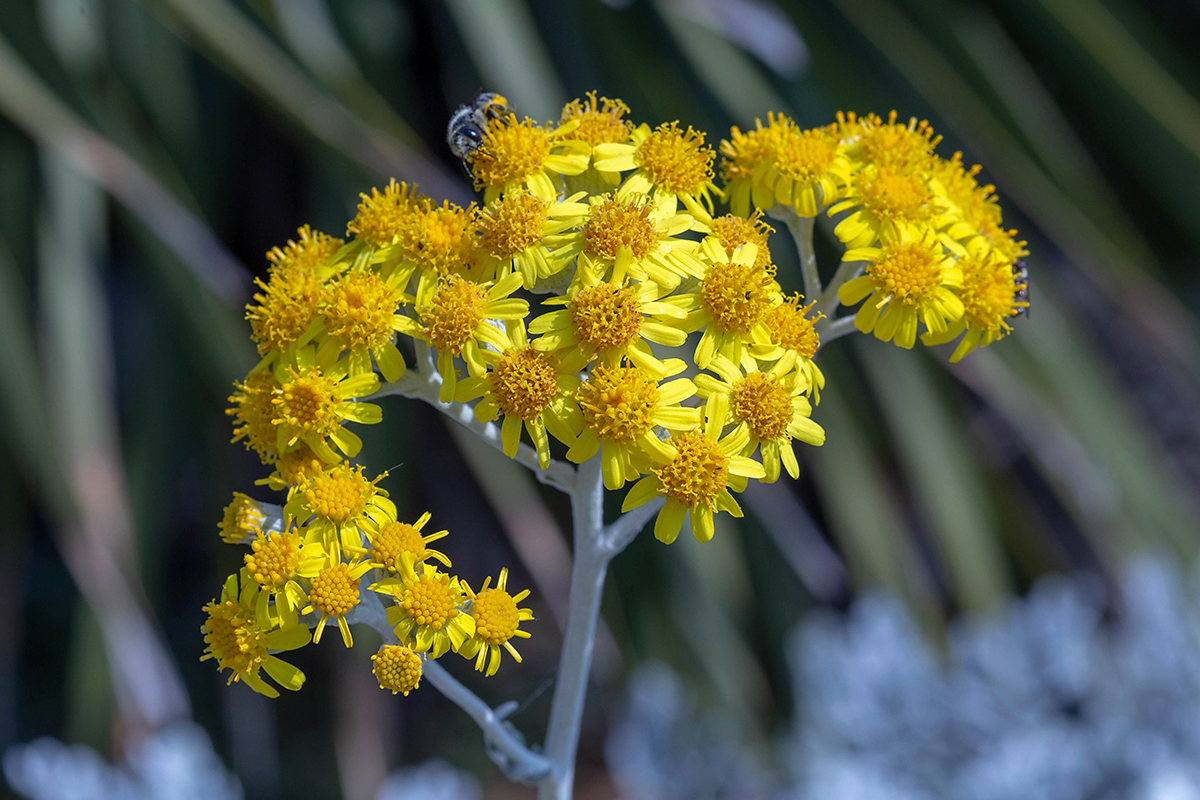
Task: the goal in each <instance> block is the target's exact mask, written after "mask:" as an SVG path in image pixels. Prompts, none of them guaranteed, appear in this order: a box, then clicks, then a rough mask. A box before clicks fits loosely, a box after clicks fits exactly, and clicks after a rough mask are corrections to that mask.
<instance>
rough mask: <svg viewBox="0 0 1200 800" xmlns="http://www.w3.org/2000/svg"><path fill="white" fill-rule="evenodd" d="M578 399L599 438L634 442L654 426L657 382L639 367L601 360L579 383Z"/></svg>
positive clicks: (590, 425)
mask: <svg viewBox="0 0 1200 800" xmlns="http://www.w3.org/2000/svg"><path fill="white" fill-rule="evenodd" d="M576 400H577V402H578V403H579V408H580V410H582V411H583V421H584V424H585V425H587V426H588V427H589V428H591V429H592V430H593V431H595V432H596V436H597V438H599V439H601V440H608V441H612V442H622V443H627V444H632V443H634V442H636V441H637V440H638V439H639V438H641V436H642V435H643V434H644V433H645V432H646V431H648V430H650V428H652V427H653V426H654V412H655V410H657V408H658V400H659V391H658V384H657V383H656V382H655V381H654V379H653V378H652V377H650V376H649V375H646V374H645V373H644V372H642V371H641V370H639V369H638V368H637V367H633V366H620V367H606V366H604V365H603V364H601V365H597V366H596V367H594V368H593V369H592V374H591V375H590V376H588V379H587V380H586V381H584V382H583V384H582V385H581V386H580V387H579V389H578V391H577V392H576Z"/></svg>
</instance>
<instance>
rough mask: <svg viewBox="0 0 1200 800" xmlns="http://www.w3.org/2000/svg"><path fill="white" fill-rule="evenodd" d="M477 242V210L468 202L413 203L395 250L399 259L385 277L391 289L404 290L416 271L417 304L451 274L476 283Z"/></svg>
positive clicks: (426, 298) (478, 268) (478, 266)
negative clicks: (395, 287)
mask: <svg viewBox="0 0 1200 800" xmlns="http://www.w3.org/2000/svg"><path fill="white" fill-rule="evenodd" d="M478 242H479V210H478V209H477V208H476V207H475V204H474V203H472V204H471V205H470V206H468V207H467V208H463V207H462V206H458V205H455V204H454V203H451V202H450V201H449V200H443V201H442V204H441V205H440V206H439V205H434V203H433V202H432V201H423V202H421V203H418V204H417V209H416V211H415V212H414V213H413V214H411V215H410V217H409V220H408V226H407V228H406V229H405V232H404V235H403V236H402V237H401V240H400V243H399V247H400V251H401V253H402V256H403V260H402V261H400V263H399V264H398V265H397V266H396V267H395V268H394V270H393V271H392V272H391V273H390V274H389V275H388V281H389V283H391V284H392V285H394V286H397V287H400V288H402V289H403V288H407V286H408V282H409V278H410V277H411V276H412V274H413V272H414V271H419V273H420V278H419V279H418V281H417V292H416V299H417V303H418V304H423V303H426V302H428V301H429V297H430V295H432V294H433V292H434V289H435V288H436V287H437V283H438V280H439V279H440V278H442V277H444V276H446V275H450V274H452V273H456V274H460V275H463V276H464V277H468V278H471V279H473V280H479V279H481V278H482V277H485V276H482V275H481V274H480V272H481V267H480V265H479V262H478V259H476V255H477V253H476V249H475V248H476V246H477V245H478Z"/></svg>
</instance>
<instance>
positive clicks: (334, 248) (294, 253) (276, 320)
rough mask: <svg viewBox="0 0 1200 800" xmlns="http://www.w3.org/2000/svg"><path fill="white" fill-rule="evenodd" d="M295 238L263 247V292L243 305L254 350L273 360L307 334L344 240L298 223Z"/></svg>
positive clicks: (261, 284)
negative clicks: (267, 268)
mask: <svg viewBox="0 0 1200 800" xmlns="http://www.w3.org/2000/svg"><path fill="white" fill-rule="evenodd" d="M299 233H300V241H298V242H297V241H293V240H291V239H289V240H288V243H287V244H286V245H285V246H284V247H282V248H280V247H276V248H273V249H272V250H271V251H270V252H269V253H267V260H268V261H270V262H271V267H270V276H269V279H268V280H267V282H265V283H264V282H263V281H262V280H261V279H258V278H256V279H255V281H254V282H255V284H257V285H258V287H259V288H260V289H262V290H263V291H262V292H259V293H256V294H255V295H254V302H253V303H251V304H249V305H247V306H246V319H247V320H249V321H250V330H251V334H250V338H252V339H253V340H254V341H255V342H256V343H257V344H258V354H259V355H260V356H263V357H264V359H266V360H267V361H274V360H276V359H278V358H279V357H280V356H283V355H284V354H286V353H287V351H288V350H289V348H291V347H292V346H293V345H297V344H303V343H304V340H305V339H306V338H308V337H310V336H311V335H312V332H311V330H310V329H311V328H312V325H313V322H314V321H315V320H316V316H317V309H318V307H319V305H320V303H321V301H322V299H323V298H324V296H325V291H326V290H325V282H326V281H327V280H328V279H329V278H330V276H332V275H333V274H334V273H335V272H336V271H337V270H336V268H335V267H334V266H333V263H332V262H333V258H334V256H335V255H336V253H337V252H338V250H340V249H341V247H342V245H343V244H344V242H342V240H341V239H335V238H334V237H332V236H327V235H326V234H323V233H320V232H319V231H313V230H312V229H311V228H310V227H309V226H307V225H305V226H304V227H302V228H300V230H299Z"/></svg>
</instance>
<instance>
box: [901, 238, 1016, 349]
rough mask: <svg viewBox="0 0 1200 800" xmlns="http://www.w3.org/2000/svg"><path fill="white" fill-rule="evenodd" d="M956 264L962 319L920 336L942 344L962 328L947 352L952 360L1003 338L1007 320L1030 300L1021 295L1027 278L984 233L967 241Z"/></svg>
mask: <svg viewBox="0 0 1200 800" xmlns="http://www.w3.org/2000/svg"><path fill="white" fill-rule="evenodd" d="M958 267H959V269H961V270H962V275H963V280H962V286H961V287H959V289H958V296H959V297H960V298H962V303H963V308H964V313H963V317H962V319H960V320H957V321H954V322H951V323H950V325H949V327H947V329H946V330H945V331H944V332H942V333H940V334H935V333H932V332H930V333H926V334H924V335H923V336H922V337H921V341H922V342H923V343H925V344H926V345H935V344H945V343H946V342H949V341H953V340H954V339H956V338H958V336H959V335H960V334H962V333H964V332H965V333H966V336H963V338H962V341H960V342H959V343H958V347H957V348H955V350H954V353H953V354H952V355H951V356H950V361H951V363H954V362H956V361H958V360H959V359H961V358H962V357H963V356H965V355H966V354H967V353H970V352H971V351H972V350H974V349H975V348H976V347H987V346H988V345H989V344H991V343H992V342H994V341H996V340H997V339H1003V338H1004V337H1005V336H1007V335H1008V333H1009V332H1010V331H1011V330H1012V326H1011V325H1009V324H1008V320H1009V319H1011V318H1012V317H1015V316H1017V314H1019V313H1021V310H1022V309H1025V308H1028V307H1029V301H1028V300H1025V299H1023V298H1024V297H1025V294H1024V292H1025V291H1026V290H1027V289H1028V282H1027V279H1024V278H1023V276H1022V275H1021V274H1020V272H1021V271H1020V269H1019V268H1017V267H1015V266H1014V265H1013V264H1012V263H1011V262H1009V261H1007V260H1006V259H1005V256H1004V255H1003V254H1001V253H999V252H997V251H996V250H995V249H993V248H992V247H991V245H989V244H988V243H987V241H986V240H985V239H984V238H983V237H977V238H975V239H972V240H971V241H970V242H968V243H967V255H966V257H964V258H960V259H959V260H958Z"/></svg>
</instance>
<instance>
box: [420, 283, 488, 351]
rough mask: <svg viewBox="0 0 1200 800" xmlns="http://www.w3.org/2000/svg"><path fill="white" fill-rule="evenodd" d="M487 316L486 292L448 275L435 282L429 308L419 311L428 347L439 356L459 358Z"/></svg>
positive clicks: (475, 284)
mask: <svg viewBox="0 0 1200 800" xmlns="http://www.w3.org/2000/svg"><path fill="white" fill-rule="evenodd" d="M486 313H487V290H486V289H484V288H483V287H482V286H480V285H479V284H477V283H473V282H471V281H468V280H465V279H463V278H460V277H459V276H457V275H447V276H446V277H445V278H443V279H442V280H441V281H440V282H439V283H438V288H437V291H435V292H434V293H433V298H432V299H431V300H430V301H429V305H427V306H425V307H424V308H422V309H421V310H420V314H421V322H422V323H423V324H424V326H425V327H424V329H423V332H424V334H425V336H426V337H427V338H428V339H429V344H431V345H432V346H433V348H434V349H435V350H437V351H439V352H442V353H453V354H455V355H458V353H459V352H461V351H462V348H463V345H465V344H466V343H467V340H469V339H470V338H471V336H472V335H473V334H474V333H475V329H476V328H478V327H479V323H481V322H483V318H484V315H485V314H486Z"/></svg>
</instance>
